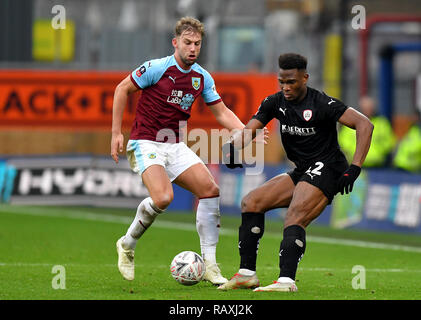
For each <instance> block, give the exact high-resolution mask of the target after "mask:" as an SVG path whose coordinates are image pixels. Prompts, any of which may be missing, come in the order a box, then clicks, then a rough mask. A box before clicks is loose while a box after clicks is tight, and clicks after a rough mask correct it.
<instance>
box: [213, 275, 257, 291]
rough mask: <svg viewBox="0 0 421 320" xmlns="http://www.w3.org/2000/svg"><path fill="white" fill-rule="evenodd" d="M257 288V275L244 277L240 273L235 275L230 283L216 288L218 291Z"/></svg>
mask: <svg viewBox="0 0 421 320" xmlns="http://www.w3.org/2000/svg"><path fill="white" fill-rule="evenodd" d="M258 286H259V279H258V278H257V275H256V274H254V275H252V276H246V275H244V274H241V273H238V272H237V273H236V274H235V275H234V276H233V277H232V278H231V280H230V281H228V282H227V283H225V284H223V285H221V286H219V287H218V289H219V290H232V289H253V288H256V287H258Z"/></svg>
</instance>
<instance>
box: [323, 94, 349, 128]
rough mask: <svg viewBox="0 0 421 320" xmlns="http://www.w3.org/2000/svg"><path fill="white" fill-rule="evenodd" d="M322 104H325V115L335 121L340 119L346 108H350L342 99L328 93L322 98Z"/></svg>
mask: <svg viewBox="0 0 421 320" xmlns="http://www.w3.org/2000/svg"><path fill="white" fill-rule="evenodd" d="M326 98H327V99H326ZM321 104H322V106H323V110H324V114H325V117H326V118H328V119H329V120H332V121H335V122H336V121H338V120H339V118H340V117H341V116H342V115H343V114H344V112H345V111H346V109H348V106H346V105H345V104H344V103H343V102H342V101H340V100H338V99H335V98H331V97H329V96H327V95H326V96H325V97H324V98H323V99H322V101H321Z"/></svg>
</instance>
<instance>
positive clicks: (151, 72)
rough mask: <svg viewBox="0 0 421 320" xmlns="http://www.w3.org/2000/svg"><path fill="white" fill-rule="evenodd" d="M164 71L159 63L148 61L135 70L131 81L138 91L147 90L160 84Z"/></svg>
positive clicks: (131, 75)
mask: <svg viewBox="0 0 421 320" xmlns="http://www.w3.org/2000/svg"><path fill="white" fill-rule="evenodd" d="M162 69H163V68H162V64H160V63H158V61H146V62H145V63H144V64H142V65H141V66H140V67H138V68H137V69H135V70H133V72H132V73H131V74H130V79H131V80H132V82H133V84H134V85H135V86H136V87H137V88H138V89H146V88H147V87H149V86H151V85H153V84H155V83H157V82H158V80H159V79H160V77H161V76H162V74H163V70H162ZM164 71H165V70H164Z"/></svg>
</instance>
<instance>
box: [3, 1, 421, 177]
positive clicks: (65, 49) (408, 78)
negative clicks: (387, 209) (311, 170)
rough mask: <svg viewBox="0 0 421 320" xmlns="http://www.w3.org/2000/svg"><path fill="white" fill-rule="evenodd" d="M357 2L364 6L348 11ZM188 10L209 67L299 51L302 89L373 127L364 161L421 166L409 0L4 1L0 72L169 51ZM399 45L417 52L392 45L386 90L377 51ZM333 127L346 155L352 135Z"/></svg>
mask: <svg viewBox="0 0 421 320" xmlns="http://www.w3.org/2000/svg"><path fill="white" fill-rule="evenodd" d="M57 4H59V5H61V6H63V7H64V8H65V10H66V12H65V13H66V29H64V30H60V33H59V36H57V34H58V33H55V31H54V30H52V28H51V19H52V17H54V14H53V13H52V8H53V7H54V6H55V5H57ZM356 6H357V7H356ZM361 7H362V8H363V9H364V12H361V10H360V11H358V10H357V11H355V10H354V9H355V8H361ZM353 10H354V11H353ZM361 13H364V16H360V17H359V21H358V22H359V23H360V27H361V26H362V27H363V28H360V29H358V28H357V29H356V28H355V25H354V27H353V23H352V21H353V19H355V18H356V15H357V14H361ZM186 15H188V16H194V17H196V18H198V19H200V20H201V21H202V22H204V24H205V27H206V37H205V40H204V43H203V46H202V52H201V56H200V58H199V61H198V62H199V64H201V65H202V66H204V67H205V68H207V69H208V70H209V71H210V72H212V73H236V74H237V73H241V74H257V73H259V74H276V72H277V68H278V67H277V58H278V56H279V54H281V53H285V52H298V53H301V54H303V55H305V56H306V57H307V58H308V60H309V64H308V72H309V74H310V80H309V86H311V87H315V88H317V89H321V90H324V91H325V92H326V93H327V94H329V95H331V96H333V97H336V98H338V99H341V100H342V101H344V102H345V103H346V104H348V105H350V106H352V107H354V108H356V109H357V110H359V111H361V112H363V113H364V114H365V115H367V116H368V117H370V118H371V119H372V121H373V123H374V124H375V131H374V137H373V143H372V147H371V149H370V153H369V156H368V158H367V161H366V166H367V167H395V168H400V169H403V170H408V171H411V172H419V171H421V130H420V122H419V120H420V110H421V98H420V96H421V84H420V83H421V78H420V77H421V51H419V49H417V48H418V47H416V46H417V45H419V44H420V43H421V7H420V5H419V2H418V1H415V0H401V1H393V0H365V1H363V0H361V1H352V0H259V1H256V0H212V1H209V0H154V1H149V0H122V1H115V0H86V1H84V0H62V1H60V2H59V3H58V2H57V1H54V0H16V1H12V0H3V1H1V2H0V71H1V70H3V71H4V70H16V69H19V70H22V69H23V70H60V71H63V70H66V71H76V70H78V71H80V70H90V71H92V70H97V71H110V70H115V71H127V72H128V71H131V70H133V69H135V68H136V67H137V66H139V65H140V64H141V63H143V62H144V61H146V60H149V59H153V58H157V57H163V56H166V55H170V54H171V53H172V52H173V48H172V46H171V38H172V37H173V27H174V24H175V22H176V21H177V20H178V19H179V18H180V17H181V16H186ZM390 17H392V18H390ZM399 17H400V18H402V19H401V20H399V19H400V18H399ZM396 18H397V19H396ZM376 19H377V20H376ZM373 21H377V22H379V21H380V22H381V23H373ZM361 23H363V25H362V24H361ZM364 32H366V35H365V36H366V38H365V39H368V48H367V51H366V52H365V51H364V47H363V46H364V43H363V42H362V41H363V36H362V33H364ZM367 33H369V34H368V35H367ZM54 34H55V35H56V36H55V35H54ZM402 43H404V44H410V45H411V48H413V45H415V49H411V50H401V51H394V54H393V59H389V60H385V61H386V62H387V61H389V62H390V61H391V63H392V70H393V74H392V75H390V77H391V79H392V85H391V88H389V87H384V86H383V84H382V83H381V81H382V79H383V76H382V73H381V72H382V70H383V69H382V68H383V66H382V61H383V60H382V58H383V56H384V52H385V50H384V49H385V48H387V47H390V46H394V45H395V44H402ZM365 53H366V56H365ZM364 66H365V68H366V69H365V71H364V72H365V75H366V79H364V78H362V70H364V69H363V68H364ZM362 82H366V85H365V86H363V87H362ZM217 85H218V83H217ZM382 86H383V87H382ZM385 88H386V89H385ZM382 90H386V91H393V95H391V96H390V100H393V101H389V104H390V105H391V106H392V109H391V110H388V109H385V107H384V105H383V104H384V99H387V98H384V96H385V95H386V93H384V92H382ZM263 97H264V96H263V95H262V97H261V98H263ZM2 101H4V99H3V100H0V103H1V102H2ZM257 107H258V106H255V109H257ZM338 129H339V140H340V144H341V146H342V147H343V148H344V151H345V152H346V153H347V155H349V157H351V155H352V152H353V147H354V145H355V144H354V142H353V141H355V134H353V132H352V131H349V130H346V129H345V128H338ZM5 130H6V129H4V128H3V129H2V131H5ZM7 130H9V131H10V130H12V129H10V128H9V129H7ZM7 130H6V131H7ZM3 137H5V138H6V137H8V138H9V137H10V136H7V135H5V133H3ZM353 139H354V140H353ZM107 143H108V142H107ZM67 151H68V152H74V151H75V150H71V149H69V150H67ZM274 152H279V151H274ZM1 153H2V150H0V154H1ZM104 153H105V152H104ZM281 160H282V161H284V160H285V159H284V158H282V157H281Z"/></svg>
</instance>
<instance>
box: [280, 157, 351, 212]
mask: <svg viewBox="0 0 421 320" xmlns="http://www.w3.org/2000/svg"><path fill="white" fill-rule="evenodd" d="M348 167H349V164H348V162H347V161H346V160H337V161H333V162H326V163H325V162H323V161H317V160H316V161H314V163H313V164H310V165H309V166H308V167H307V168H303V169H299V168H295V169H293V170H291V171H289V172H288V174H289V176H290V177H291V179H292V181H293V182H294V184H295V185H296V184H297V183H298V182H300V181H306V182H308V183H310V184H311V185H313V186H315V187H317V188H319V189H320V190H321V191H322V192H323V193H324V194H325V196H326V197H327V198H328V200H329V204H331V203H332V200H333V197H334V196H335V195H336V194H337V193H338V192H339V190H338V180H339V178H340V177H341V175H342V174H343V173H344V171H345V170H346V169H348Z"/></svg>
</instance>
